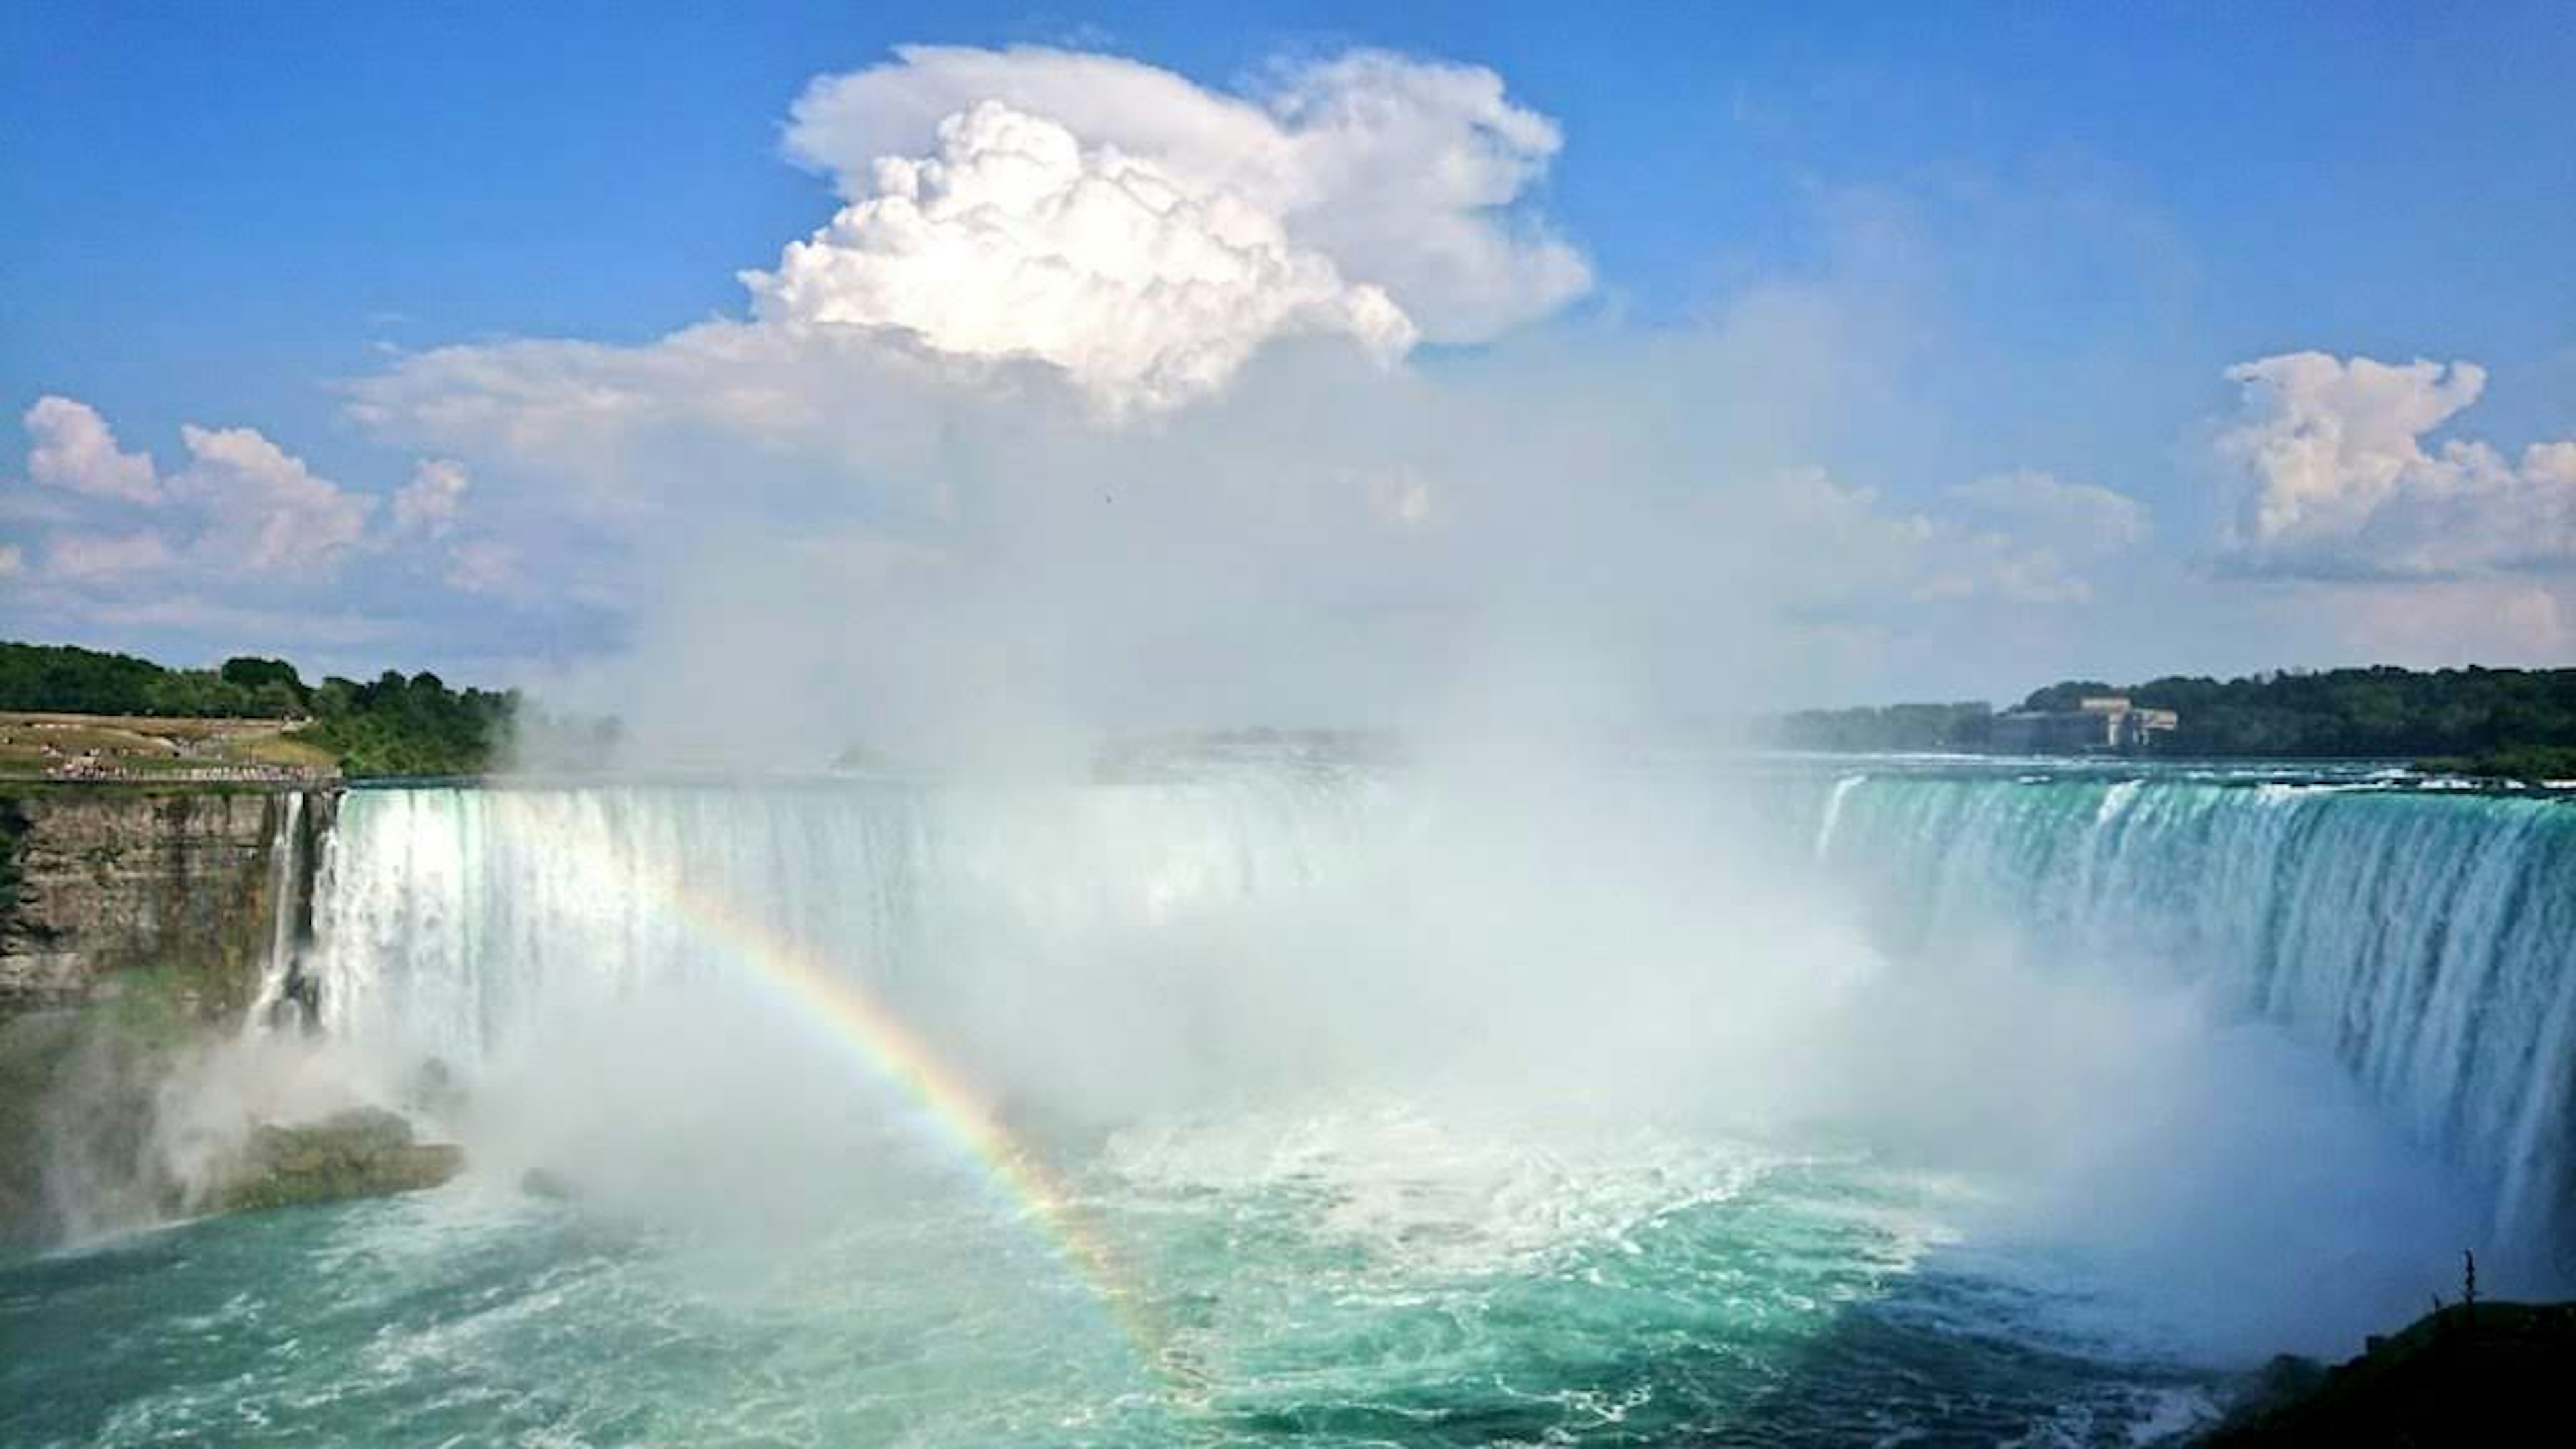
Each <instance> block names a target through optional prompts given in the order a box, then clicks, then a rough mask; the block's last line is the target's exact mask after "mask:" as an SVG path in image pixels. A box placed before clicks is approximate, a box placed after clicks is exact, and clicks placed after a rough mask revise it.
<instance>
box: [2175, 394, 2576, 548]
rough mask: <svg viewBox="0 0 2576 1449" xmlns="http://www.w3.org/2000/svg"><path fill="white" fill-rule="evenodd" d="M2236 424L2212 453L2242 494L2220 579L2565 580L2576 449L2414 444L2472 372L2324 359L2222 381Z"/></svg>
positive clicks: (2449, 412)
mask: <svg viewBox="0 0 2576 1449" xmlns="http://www.w3.org/2000/svg"><path fill="white" fill-rule="evenodd" d="M2227 376H2228V378H2229V379H2230V380H2231V381H2233V382H2235V383H2237V384H2239V385H2240V386H2241V387H2242V388H2243V390H2244V405H2243V410H2242V412H2241V414H2240V416H2239V417H2238V419H2237V421H2236V422H2235V424H2234V425H2233V426H2231V427H2230V428H2229V429H2228V430H2227V431H2226V432H2225V433H2224V434H2222V435H2221V436H2220V438H2219V440H2218V447H2219V452H2220V454H2221V456H2222V458H2223V459H2224V460H2225V461H2226V462H2227V463H2229V464H2230V465H2231V466H2232V467H2233V469H2234V470H2235V476H2236V480H2237V483H2238V485H2239V488H2240V493H2239V497H2238V499H2237V507H2236V510H2235V516H2234V518H2233V520H2232V521H2231V523H2230V526H2229V529H2228V532H2227V535H2226V537H2225V539H2224V541H2223V542H2224V547H2225V557H2226V559H2227V562H2228V563H2229V564H2230V566H2231V567H2234V568H2236V569H2239V570H2242V571H2245V572H2249V573H2262V574H2276V575H2285V576H2294V577H2310V578H2342V579H2365V578H2455V577H2462V576H2469V575H2476V574H2482V573H2499V572H2529V571H2538V570H2555V569H2564V568H2567V567H2570V566H2576V441H2567V442H2543V443H2535V444H2533V445H2531V446H2530V447H2528V448H2525V449H2524V450H2523V452H2522V454H2521V456H2520V458H2519V459H2515V458H2511V457H2508V456H2507V455H2506V454H2505V453H2503V452H2502V451H2500V450H2498V449H2497V448H2496V447H2494V446H2493V445H2492V444H2489V443H2486V442H2483V441H2479V440H2475V439H2462V438H2452V439H2447V440H2444V441H2442V442H2440V443H2438V444H2437V445H2435V446H2432V447H2429V448H2428V447H2427V446H2426V438H2427V436H2428V435H2429V434H2431V433H2432V432H2434V431H2435V430H2436V429H2438V428H2440V427H2442V426H2443V425H2444V424H2445V423H2447V422H2449V421H2450V420H2451V418H2452V417H2454V416H2455V415H2457V414H2458V413H2459V412H2461V411H2462V410H2463V409H2465V408H2467V407H2468V406H2469V405H2470V404H2472V403H2474V402H2476V401H2477V400H2478V395H2479V394H2480V393H2481V392H2482V391H2484V390H2485V387H2486V380H2487V375H2486V370H2485V369H2483V368H2481V367H2479V366H2477V365H2476V364H2475V363H2469V362H2454V363H2451V364H2450V365H2448V366H2447V367H2446V366H2444V365H2442V364H2440V363H2435V362H2427V361H2421V360H2418V361H2415V362H2411V363H2406V364H2403V365H2398V364H2390V363H2384V362H2377V361H2374V360H2372V359H2370V358H2367V357H2353V358H2349V359H2341V358H2336V357H2333V356H2331V355H2329V354H2326V353H2322V352H2296V353H2288V354H2284V355H2282V356H2278V357H2266V358H2261V359H2258V360H2256V361H2253V362H2247V363H2241V364H2239V365H2237V366H2235V367H2232V368H2229V369H2228V372H2227Z"/></svg>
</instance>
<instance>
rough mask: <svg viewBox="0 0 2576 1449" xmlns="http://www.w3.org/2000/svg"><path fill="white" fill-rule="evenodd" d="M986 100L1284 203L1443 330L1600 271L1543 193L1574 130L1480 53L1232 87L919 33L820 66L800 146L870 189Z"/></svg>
mask: <svg viewBox="0 0 2576 1449" xmlns="http://www.w3.org/2000/svg"><path fill="white" fill-rule="evenodd" d="M985 102H999V103H1000V104H1002V105H1003V106H1005V107H1008V108H1009V109H1011V110H1013V111H1017V112H1020V113H1022V114H1024V115H1029V116H1037V117H1044V118H1046V119H1048V120H1051V121H1054V122H1056V123H1057V124H1059V125H1061V126H1063V127H1064V128H1065V129H1067V130H1069V131H1071V132H1073V133H1074V134H1075V135H1077V136H1079V137H1081V138H1082V140H1083V143H1084V144H1085V145H1086V146H1095V147H1101V148H1105V149H1107V150H1110V151H1114V152H1115V153H1117V154H1118V155H1120V156H1122V157H1126V158H1131V159H1132V160H1133V161H1135V162H1138V163H1142V164H1145V165H1149V166H1150V167H1152V168H1153V170H1154V172H1155V173H1156V174H1157V175H1159V176H1160V177H1162V178H1164V179H1165V180H1167V181H1168V183H1169V184H1170V185H1172V186H1173V187H1176V188H1178V189H1179V190H1180V191H1181V192H1182V193H1184V194H1187V195H1192V196H1225V197H1229V198H1232V199H1233V200H1234V201H1235V203H1237V204H1239V205H1240V206H1242V207H1243V208H1245V209H1247V210H1249V211H1251V212H1255V213H1258V214H1261V215H1263V216H1266V217H1268V218H1270V219H1271V220H1272V221H1273V222H1275V223H1276V225H1277V226H1278V227H1279V228H1280V229H1281V230H1282V231H1283V232H1284V233H1285V235H1286V238H1287V241H1288V243H1289V245H1291V246H1292V247H1294V248H1297V249H1299V250H1303V251H1312V252H1315V253H1317V254H1320V255H1321V256H1323V257H1326V258H1328V259H1329V260H1330V261H1331V262H1332V264H1333V265H1334V266H1335V267H1337V268H1338V269H1339V270H1340V272H1341V274H1342V275H1343V276H1345V277H1348V278H1349V279H1351V280H1352V281H1353V282H1356V283H1360V284H1365V285H1372V286H1376V287H1380V288H1383V289H1384V290H1385V291H1386V293H1387V294H1388V295H1389V296H1391V297H1392V298H1393V299H1394V302H1395V305H1396V306H1397V307H1399V308H1401V309H1402V310H1403V312H1404V313H1405V314H1406V315H1407V316H1408V317H1410V318H1411V319H1412V321H1413V323H1414V324H1415V325H1417V326H1419V327H1420V329H1421V330H1422V333H1423V335H1425V336H1426V337H1428V338H1430V339H1431V340H1432V341H1435V342H1444V343H1446V342H1476V341H1482V340H1485V339H1487V338H1490V337H1493V336H1495V335H1496V334H1498V333H1500V332H1502V331H1504V330H1506V329H1508V328H1510V327H1513V326H1515V325H1518V324H1520V323H1523V322H1527V321H1530V320H1532V319H1535V318H1539V317H1544V316H1546V315H1548V314H1549V313H1551V312H1554V311H1556V310H1557V309H1558V308H1560V307H1562V306H1564V305H1565V304H1566V303H1567V302H1569V301H1571V300H1573V299H1574V298H1576V297H1579V296H1581V295H1582V294H1583V293H1584V292H1586V291H1588V290H1589V289H1590V287H1591V284H1592V275H1591V270H1590V268H1589V267H1588V266H1587V265H1586V263H1585V262H1584V260H1583V257H1582V255H1581V254H1580V253H1579V252H1577V251H1576V250H1575V249H1574V248H1573V247H1571V246H1569V245H1568V244H1566V243H1565V242H1564V241H1563V240H1561V239H1560V238H1558V237H1557V236H1555V235H1554V234H1553V233H1552V232H1551V231H1550V230H1549V229H1548V228H1547V226H1546V225H1545V223H1544V222H1543V220H1541V219H1540V218H1539V217H1538V216H1537V215H1536V214H1535V213H1534V212H1533V211H1531V210H1530V209H1529V208H1528V204H1527V203H1528V199H1529V193H1530V191H1531V190H1532V188H1533V187H1535V186H1536V185H1537V184H1538V183H1539V182H1540V181H1541V180H1542V179H1543V178H1544V176H1545V175H1546V172H1547V168H1548V165H1549V163H1550V162H1551V161H1552V160H1553V158H1554V157H1555V155H1556V152H1557V150H1558V148H1559V146H1560V145H1561V144H1562V137H1561V136H1560V134H1559V132H1558V130H1557V128H1556V125H1555V123H1554V122H1552V121H1550V120H1549V119H1548V118H1546V117H1545V116H1542V115H1540V114H1538V113H1537V112H1534V111H1531V110H1528V109H1526V108H1524V107H1522V106H1518V105H1515V104H1513V103H1512V101H1511V100H1510V99H1509V98H1508V96H1507V95H1506V93H1505V91H1504V87H1503V82H1502V79H1501V77H1499V76H1497V75H1495V74H1494V73H1493V72H1492V71H1490V70H1486V69H1484V68H1482V67H1478V66H1465V65H1452V64H1442V63H1436V62H1428V61H1420V60H1415V59H1411V58H1408V57H1404V56H1398V55H1393V54H1389V53H1386V52H1383V51H1368V50H1362V51H1354V52H1350V53H1347V54H1344V55H1341V56H1338V57H1335V58H1333V59H1329V60H1325V61H1321V62H1316V63H1309V64H1297V65H1280V66H1274V67H1272V68H1271V69H1270V70H1269V71H1268V72H1267V73H1266V76H1265V78H1264V80H1263V81H1262V83H1261V84H1259V85H1258V86H1256V87H1255V88H1254V89H1253V90H1252V91H1251V92H1250V93H1249V94H1247V95H1242V96H1231V95H1224V94H1220V93H1217V92H1214V91H1210V90H1207V89H1205V88H1203V87H1200V86H1198V85H1196V84H1194V83H1193V82H1191V81H1189V80H1187V79H1184V78H1183V77H1181V76H1178V75H1175V74H1173V73H1172V72H1170V71H1166V70H1161V69H1158V68H1156V67H1154V66H1150V65H1144V64H1141V63H1139V62H1136V61H1131V60H1125V59H1121V58H1118V57H1115V56H1104V55H1085V54H1077V53H1073V52H1068V51H1061V50H1052V49H1045V48H1040V47H1015V48H1012V49H1008V50H982V49H976V48H972V47H962V46H907V47H903V48H901V49H899V50H898V51H897V52H896V58H895V60H894V61H892V62H890V63H888V64H885V65H879V66H873V67H870V68H868V69H866V70H861V71H857V72H854V73H851V74H846V75H837V76H827V77H824V78H822V79H820V80H817V81H815V82H814V83H813V84H812V85H811V86H810V87H809V88H808V89H807V90H806V92H805V95H804V96H803V98H802V99H800V100H799V101H798V102H797V103H796V107H795V111H794V115H793V119H792V122H791V124H790V125H789V127H788V131H787V148H788V152H789V154H790V155H791V156H793V157H795V158H796V159H798V160H800V161H803V162H804V163H806V164H808V165H811V166H813V167H815V168H816V169H818V170H822V171H825V172H827V173H829V174H831V175H832V176H833V177H834V178H835V179H836V181H837V183H838V185H839V187H840V189H841V191H842V194H843V195H844V196H846V197H848V198H850V199H852V200H853V201H858V200H863V199H865V198H867V197H870V196H873V195H876V194H878V193H879V192H880V191H882V190H883V189H884V186H883V183H882V181H881V179H880V176H879V166H878V163H879V161H880V160H881V158H884V157H887V156H912V155H921V154H924V153H926V152H929V151H930V150H931V149H932V148H933V146H934V145H935V143H936V140H937V137H938V133H939V131H940V129H941V128H942V127H943V126H945V125H946V124H948V122H949V120H950V118H952V117H955V116H957V115H960V114H962V113H965V112H968V111H971V110H973V109H974V108H975V107H976V106H978V105H980V104H982V103H985Z"/></svg>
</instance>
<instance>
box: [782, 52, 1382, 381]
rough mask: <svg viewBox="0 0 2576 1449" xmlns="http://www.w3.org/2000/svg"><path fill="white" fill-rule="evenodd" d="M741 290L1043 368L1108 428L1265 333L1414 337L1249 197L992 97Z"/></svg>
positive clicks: (947, 347)
mask: <svg viewBox="0 0 2576 1449" xmlns="http://www.w3.org/2000/svg"><path fill="white" fill-rule="evenodd" d="M744 281H745V283H746V284H747V285H749V286H750V288H751V289H752V292H753V295H754V297H755V299H756V305H757V311H758V314H759V316H760V317H761V319H762V320H763V321H765V322H770V323H774V324H783V325H786V326H789V327H815V326H835V325H837V326H856V327H891V328H898V329H901V330H903V331H906V332H910V333H912V334H914V335H916V336H918V337H919V338H920V339H921V340H922V341H923V342H924V343H926V344H928V345H929V346H930V347H931V348H933V349H935V350H937V351H939V352H942V353H947V354H951V355H957V356H966V357H978V358H1013V357H1035V358H1039V359H1042V360H1044V361H1046V362H1049V363H1053V364H1055V365H1056V366H1058V367H1061V368H1063V369H1064V370H1065V372H1066V373H1068V374H1069V375H1070V376H1071V377H1072V379H1073V380H1074V382H1075V383H1076V384H1077V385H1078V386H1080V387H1081V388H1083V389H1084V391H1085V392H1086V393H1087V394H1089V395H1090V396H1091V397H1092V398H1093V399H1094V400H1095V401H1096V402H1098V403H1100V404H1101V405H1102V406H1104V407H1105V408H1106V409H1108V410H1109V411H1111V412H1113V413H1115V412H1123V411H1125V410H1127V409H1130V408H1148V409H1153V408H1168V407H1171V406H1175V405H1177V404H1180V403H1183V402H1187V401H1189V400H1191V399H1193V398H1196V397H1200V396H1204V395H1206V394H1209V393H1212V392H1214V391H1216V390H1217V389H1218V388H1220V387H1222V386H1223V385H1224V384H1225V383H1226V382H1227V380H1228V379H1230V378H1231V377H1232V376H1233V375H1234V373H1235V372H1236V370H1237V369H1239V368H1240V367H1241V366H1242V365H1243V363H1244V361H1245V360H1246V359H1248V358H1249V357H1250V356H1251V355H1252V353H1253V352H1254V351H1255V350H1256V349H1257V348H1259V347H1260V346H1261V344H1262V343H1264V342H1266V341H1268V340H1270V339H1271V338H1273V337H1277V336H1282V335H1289V334H1295V333H1301V332H1309V333H1339V334H1345V335H1348V336H1350V337H1352V338H1354V339H1356V340H1357V341H1358V342H1359V343H1360V344H1361V346H1362V347H1364V348H1365V349H1366V350H1367V351H1369V352H1370V353H1371V354H1373V355H1375V356H1377V357H1379V358H1381V359H1387V360H1391V359H1393V358H1394V357H1396V356H1399V355H1401V354H1402V353H1403V352H1404V351H1405V350H1406V349H1408V348H1410V347H1411V346H1412V344H1413V341H1414V338H1415V335H1416V334H1415V331H1414V327H1413V324H1412V323H1411V321H1409V320H1408V319H1407V318H1406V317H1405V315H1404V314H1403V312H1402V311H1400V310H1399V309H1398V308H1397V307H1396V305H1395V304H1394V303H1393V302H1391V301H1389V300H1388V298H1387V295H1386V293H1385V292H1383V291H1381V290H1380V289H1378V288H1376V287H1372V286H1366V285H1353V284H1351V283H1349V282H1346V281H1344V280H1343V278H1342V276H1341V274H1340V273H1339V272H1338V271H1337V270H1336V269H1335V268H1334V265H1333V263H1332V262H1331V261H1330V260H1328V259H1327V258H1326V257H1324V256H1323V255H1322V254H1321V253H1318V252H1315V251H1312V250H1306V249H1301V248H1298V247H1295V246H1293V245H1291V243H1290V241H1289V239H1288V237H1287V234H1286V233H1285V232H1284V231H1283V230H1282V228H1281V226H1280V224H1279V221H1278V219H1277V218H1276V217H1275V216H1273V215H1271V214H1270V213H1268V212H1267V211H1265V210H1263V209H1262V208H1261V207H1259V206H1257V205H1255V204H1253V203H1252V202H1250V201H1248V200H1246V199H1245V198H1244V197H1242V196H1240V195H1237V194H1235V193H1233V192H1231V191H1228V190H1226V189H1224V188H1223V187H1222V186H1216V185H1211V184H1209V183H1208V182H1207V181H1206V180H1204V179H1193V178H1190V177H1187V176H1184V175H1180V174H1177V173H1175V172H1173V171H1172V170H1170V169H1168V168H1166V167H1164V166H1162V165H1160V164H1158V163H1156V162H1154V161H1152V160H1150V159H1146V158H1143V157H1138V156H1132V155H1128V154H1126V153H1124V152H1122V151H1120V150H1118V149H1116V148H1114V147H1108V146H1098V145H1086V144H1084V142H1083V141H1082V140H1081V139H1080V138H1078V137H1077V136H1076V135H1075V134H1074V133H1073V132H1072V131H1070V130H1068V129H1066V128H1065V127H1064V126H1063V125H1061V124H1059V123H1057V122H1055V121H1052V120H1049V119H1046V118H1043V117H1040V116H1035V115H1030V114H1026V113H1024V112H1021V111H1017V110H1013V109H1012V108H1010V107H1009V106H1006V105H1004V104H1002V103H1000V102H998V101H984V102H981V103H979V104H977V105H975V106H974V107H972V108H971V109H968V110H966V111H963V112H961V113H959V114H957V115H953V116H950V117H949V118H948V119H946V120H945V121H943V122H941V124H940V126H939V132H938V146H937V150H936V152H935V154H932V155H930V156H928V157H926V158H922V159H919V160H914V159H908V158H904V157H884V158H880V159H879V160H878V161H877V162H876V164H875V165H874V167H873V168H871V183H870V188H869V190H868V191H867V192H866V193H865V194H863V195H861V196H860V197H859V198H858V199H857V200H854V201H853V202H852V203H851V204H850V205H849V206H847V207H845V208H843V209H842V210H841V212H840V213H839V215H837V216H835V217H834V218H833V219H832V222H831V224H830V225H829V226H827V227H825V228H823V229H822V230H820V231H817V232H816V233H814V235H813V236H812V237H811V238H810V239H808V240H806V241H802V242H796V243H792V244H790V245H789V246H788V247H787V249H786V251H785V253H784V254H783V255H782V256H781V257H780V259H779V264H778V268H777V270H776V271H774V272H753V273H747V274H745V276H744Z"/></svg>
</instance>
